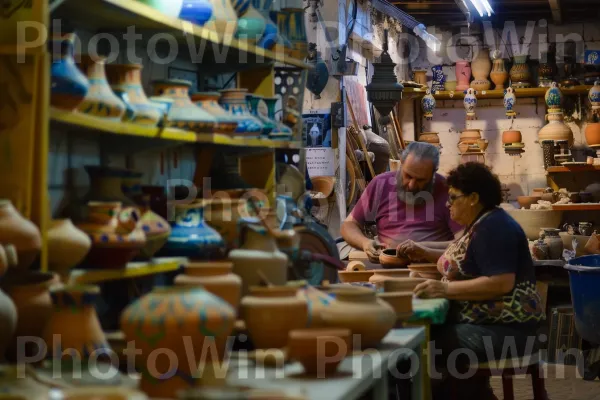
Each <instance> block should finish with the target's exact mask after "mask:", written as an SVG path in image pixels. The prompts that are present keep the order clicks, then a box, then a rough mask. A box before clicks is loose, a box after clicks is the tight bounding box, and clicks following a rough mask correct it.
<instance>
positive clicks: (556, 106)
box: [545, 82, 563, 110]
mask: <svg viewBox="0 0 600 400" xmlns="http://www.w3.org/2000/svg"><path fill="white" fill-rule="evenodd" d="M562 99H563V95H562V92H561V90H560V89H559V88H558V83H556V82H552V84H551V85H550V89H548V90H547V91H546V96H545V100H546V105H547V106H548V108H549V109H550V110H560V109H561V108H562Z"/></svg>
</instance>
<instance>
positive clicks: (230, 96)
mask: <svg viewBox="0 0 600 400" xmlns="http://www.w3.org/2000/svg"><path fill="white" fill-rule="evenodd" d="M247 93H248V89H225V90H221V99H220V101H219V103H220V104H221V106H222V107H223V108H224V109H225V110H227V111H228V112H230V113H231V114H233V115H234V116H235V117H236V118H237V120H238V126H237V128H236V130H235V133H234V134H235V135H243V136H260V135H261V133H262V131H263V129H264V127H263V124H262V123H261V122H260V120H258V119H257V118H255V117H254V116H253V115H252V113H251V112H250V110H249V108H248V103H247V101H246V94H247Z"/></svg>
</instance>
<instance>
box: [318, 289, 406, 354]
mask: <svg viewBox="0 0 600 400" xmlns="http://www.w3.org/2000/svg"><path fill="white" fill-rule="evenodd" d="M332 293H333V294H334V296H335V299H336V302H337V305H338V306H336V307H330V308H327V309H326V310H324V311H323V312H322V313H321V316H322V318H323V320H324V321H325V324H326V325H327V326H328V327H331V328H333V327H335V328H346V329H350V330H351V331H352V334H354V335H360V336H359V337H360V345H361V348H363V349H365V348H374V347H377V346H378V345H379V344H380V343H381V340H382V339H383V338H384V337H385V335H387V333H388V332H389V331H390V329H392V328H393V327H394V325H395V323H396V318H397V317H396V312H395V311H394V309H393V308H392V307H391V306H390V305H389V304H387V303H386V302H385V301H384V300H381V299H379V298H377V295H376V292H375V290H372V289H368V288H363V287H348V288H336V289H334V290H332Z"/></svg>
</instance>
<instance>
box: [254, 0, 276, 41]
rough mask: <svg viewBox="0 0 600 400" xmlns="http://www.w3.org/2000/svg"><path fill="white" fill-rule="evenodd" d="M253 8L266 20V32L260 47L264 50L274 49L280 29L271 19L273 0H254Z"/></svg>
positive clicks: (261, 39)
mask: <svg viewBox="0 0 600 400" xmlns="http://www.w3.org/2000/svg"><path fill="white" fill-rule="evenodd" d="M252 6H253V7H254V8H255V9H256V10H257V11H258V12H259V13H260V14H261V15H262V16H263V18H264V20H265V23H266V25H265V31H264V33H263V35H262V37H261V38H260V40H259V41H258V46H259V47H262V48H264V49H272V48H273V47H275V45H276V44H277V42H278V40H279V29H277V25H276V24H275V23H274V22H273V21H272V20H271V18H270V11H271V8H272V6H273V0H252Z"/></svg>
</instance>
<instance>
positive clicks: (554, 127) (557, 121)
mask: <svg viewBox="0 0 600 400" xmlns="http://www.w3.org/2000/svg"><path fill="white" fill-rule="evenodd" d="M546 119H547V120H548V124H547V125H546V126H544V127H543V128H542V129H540V131H539V133H538V140H539V142H540V143H541V142H542V141H544V140H554V141H557V140H568V141H569V146H571V145H572V144H573V131H572V130H571V128H569V126H568V125H567V124H565V123H564V116H563V113H562V112H561V111H553V112H549V113H548V114H546Z"/></svg>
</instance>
